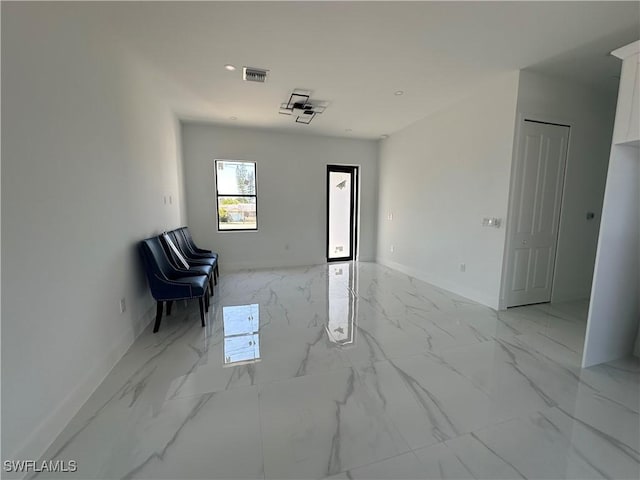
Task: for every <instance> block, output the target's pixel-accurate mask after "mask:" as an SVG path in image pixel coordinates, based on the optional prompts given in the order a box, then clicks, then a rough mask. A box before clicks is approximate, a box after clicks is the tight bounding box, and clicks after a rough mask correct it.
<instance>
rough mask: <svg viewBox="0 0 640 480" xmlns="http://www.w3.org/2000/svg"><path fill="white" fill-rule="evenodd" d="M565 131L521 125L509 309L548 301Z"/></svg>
mask: <svg viewBox="0 0 640 480" xmlns="http://www.w3.org/2000/svg"><path fill="white" fill-rule="evenodd" d="M568 142H569V127H567V126H563V125H553V124H547V123H539V122H533V121H529V120H525V121H524V122H523V125H522V128H521V130H520V138H519V141H518V152H517V156H516V163H515V165H514V172H513V175H514V184H513V191H512V192H511V209H510V218H509V229H508V235H509V242H508V245H509V247H508V249H509V250H508V256H507V277H506V285H507V290H506V304H507V307H514V306H517V305H527V304H531V303H543V302H549V301H551V286H552V282H553V268H554V264H555V256H556V245H557V241H558V224H559V222H560V206H561V203H562V189H563V184H564V171H565V165H566V161H567V145H568Z"/></svg>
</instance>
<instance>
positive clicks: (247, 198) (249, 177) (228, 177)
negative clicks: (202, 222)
mask: <svg viewBox="0 0 640 480" xmlns="http://www.w3.org/2000/svg"><path fill="white" fill-rule="evenodd" d="M215 164H216V166H215V169H216V201H217V206H218V230H257V229H258V216H257V212H258V208H257V207H258V205H257V195H256V162H241V161H237V160H216V161H215Z"/></svg>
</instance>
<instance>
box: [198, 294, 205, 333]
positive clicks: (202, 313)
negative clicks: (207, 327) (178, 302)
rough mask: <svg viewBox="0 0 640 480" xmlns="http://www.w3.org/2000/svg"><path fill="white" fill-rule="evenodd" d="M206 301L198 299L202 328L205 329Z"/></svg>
mask: <svg viewBox="0 0 640 480" xmlns="http://www.w3.org/2000/svg"><path fill="white" fill-rule="evenodd" d="M203 303H204V300H203V299H202V297H200V298H198V306H199V307H200V321H201V322H202V326H203V327H204V306H203V305H202V304H203Z"/></svg>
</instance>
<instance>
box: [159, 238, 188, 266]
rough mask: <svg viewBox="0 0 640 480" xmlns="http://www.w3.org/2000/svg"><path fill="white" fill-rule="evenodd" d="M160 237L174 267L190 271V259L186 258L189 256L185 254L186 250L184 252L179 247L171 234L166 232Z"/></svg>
mask: <svg viewBox="0 0 640 480" xmlns="http://www.w3.org/2000/svg"><path fill="white" fill-rule="evenodd" d="M160 237H161V240H162V245H163V246H164V251H165V252H166V253H167V255H168V257H169V261H170V262H171V263H172V264H173V266H174V267H176V268H178V269H180V270H188V269H189V261H188V260H189V259H188V258H185V257H186V256H187V255H186V252H184V250H182V249H181V248H180V247H179V245H177V244H176V242H175V239H174V237H173V235H172V234H171V232H165V233H163V234H162V235H160Z"/></svg>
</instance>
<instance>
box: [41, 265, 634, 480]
mask: <svg viewBox="0 0 640 480" xmlns="http://www.w3.org/2000/svg"><path fill="white" fill-rule="evenodd" d="M215 299H216V300H215V302H214V303H213V305H212V308H211V310H210V312H209V315H208V325H207V327H206V328H204V329H203V328H201V327H200V322H199V320H198V313H197V308H194V305H189V306H188V307H185V306H183V305H182V304H181V305H178V307H179V308H177V309H176V313H175V314H172V316H171V317H169V318H168V319H166V320H165V321H163V324H162V328H161V330H160V332H159V333H158V334H156V335H152V334H151V331H150V330H149V331H147V332H145V333H144V334H143V335H141V336H140V338H139V339H138V340H137V341H136V342H135V344H134V345H133V347H132V348H131V349H130V351H129V352H128V353H127V354H126V355H125V356H124V358H123V359H122V360H121V361H120V363H119V364H118V365H117V366H116V367H115V368H114V369H113V371H112V372H111V374H110V375H109V376H108V377H107V379H106V380H105V381H104V382H103V384H102V385H101V386H100V387H99V388H98V390H97V391H96V392H95V394H94V395H93V396H92V397H91V399H90V400H89V401H88V402H87V403H86V404H85V405H84V407H83V408H82V410H81V411H80V412H79V413H78V415H76V417H75V418H74V419H73V420H72V421H71V423H70V424H69V425H68V427H67V428H66V429H65V431H64V432H63V433H62V434H61V435H60V437H59V438H58V439H57V440H56V441H55V442H54V444H53V445H52V447H51V448H50V449H49V451H48V453H47V454H46V455H45V457H44V458H45V459H51V458H52V459H63V460H76V461H77V464H78V468H79V471H78V473H77V478H324V477H329V476H333V478H363V479H365V478H393V479H400V478H456V479H459V478H491V479H495V478H550V479H551V478H553V479H555V478H576V479H585V478H635V479H637V478H639V477H640V464H639V462H640V453H639V450H640V448H639V439H638V437H639V430H640V428H639V426H640V424H639V416H638V410H639V386H640V363H639V362H638V361H637V359H634V360H631V359H629V360H625V361H618V362H614V363H611V364H607V365H602V366H598V367H594V368H590V369H586V370H581V369H580V366H579V365H580V356H581V350H582V346H583V338H584V331H585V318H586V307H587V305H586V302H579V303H575V302H574V303H568V304H560V305H541V306H532V307H523V308H516V309H510V310H508V311H507V312H495V311H493V310H491V309H489V308H486V307H483V306H481V305H478V304H476V303H474V302H471V301H469V300H466V299H464V298H461V297H459V296H456V295H453V294H451V293H448V292H445V291H443V290H440V289H438V288H435V287H433V286H430V285H428V284H425V283H423V282H420V281H417V280H415V279H413V278H410V277H408V276H406V275H403V274H400V273H398V272H396V271H393V270H390V269H387V268H384V267H381V266H379V265H376V264H371V263H360V264H350V263H346V264H332V265H329V266H315V267H309V268H298V269H279V270H265V271H254V272H244V273H236V274H226V275H223V276H222V277H221V278H220V286H219V287H218V291H217V293H216V296H215ZM66 475H67V476H68V475H69V474H66ZM40 476H41V477H42V476H44V475H40Z"/></svg>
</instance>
